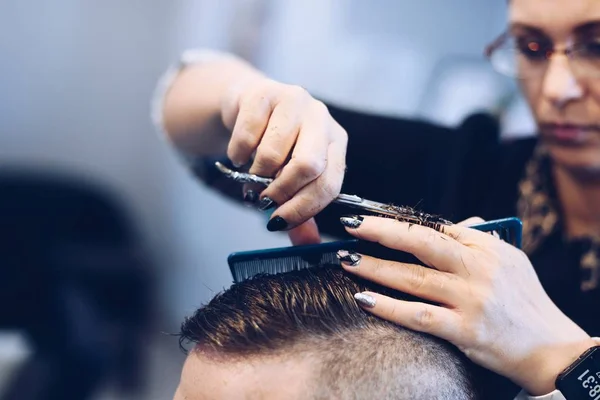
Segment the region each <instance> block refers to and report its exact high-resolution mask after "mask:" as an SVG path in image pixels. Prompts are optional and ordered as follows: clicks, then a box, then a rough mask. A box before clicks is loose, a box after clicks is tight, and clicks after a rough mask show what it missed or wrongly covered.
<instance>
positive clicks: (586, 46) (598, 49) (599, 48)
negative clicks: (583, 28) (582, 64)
mask: <svg viewBox="0 0 600 400" xmlns="http://www.w3.org/2000/svg"><path fill="white" fill-rule="evenodd" d="M578 47H579V53H580V54H581V55H582V56H584V57H587V58H591V59H597V60H600V39H599V40H597V41H592V42H587V43H582V44H581V45H579V46H578Z"/></svg>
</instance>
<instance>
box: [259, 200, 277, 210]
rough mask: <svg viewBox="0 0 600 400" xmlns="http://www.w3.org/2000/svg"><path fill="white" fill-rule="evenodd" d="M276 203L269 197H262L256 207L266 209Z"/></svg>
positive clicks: (274, 205)
mask: <svg viewBox="0 0 600 400" xmlns="http://www.w3.org/2000/svg"><path fill="white" fill-rule="evenodd" d="M276 206H277V204H275V202H274V201H273V200H272V199H271V198H270V197H263V198H262V199H260V203H258V209H259V210H261V211H267V210H270V209H271V208H275V207H276Z"/></svg>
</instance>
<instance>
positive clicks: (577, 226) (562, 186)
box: [553, 165, 600, 238]
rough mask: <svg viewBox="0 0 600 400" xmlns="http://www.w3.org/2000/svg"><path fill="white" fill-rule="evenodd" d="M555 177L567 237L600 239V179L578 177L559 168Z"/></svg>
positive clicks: (555, 172) (555, 170)
mask: <svg viewBox="0 0 600 400" xmlns="http://www.w3.org/2000/svg"><path fill="white" fill-rule="evenodd" d="M553 175H554V183H555V186H556V191H557V194H558V199H559V201H560V205H561V211H562V217H563V221H564V224H565V229H566V233H567V235H568V236H569V237H570V238H577V237H582V236H597V237H598V236H600V178H598V177H596V178H595V179H593V178H590V177H581V176H577V175H576V174H574V173H572V172H570V171H568V170H567V169H565V168H562V167H560V166H556V165H555V166H554V167H553Z"/></svg>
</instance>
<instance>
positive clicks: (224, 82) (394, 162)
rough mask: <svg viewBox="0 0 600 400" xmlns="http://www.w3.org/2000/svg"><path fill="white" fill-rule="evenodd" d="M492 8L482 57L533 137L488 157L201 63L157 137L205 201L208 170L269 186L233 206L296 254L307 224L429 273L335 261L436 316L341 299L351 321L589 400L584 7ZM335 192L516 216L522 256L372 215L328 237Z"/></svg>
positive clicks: (599, 15)
mask: <svg viewBox="0 0 600 400" xmlns="http://www.w3.org/2000/svg"><path fill="white" fill-rule="evenodd" d="M509 7H510V13H509V14H510V20H509V21H508V25H509V28H508V30H507V34H506V35H503V36H502V37H500V39H499V40H497V41H496V42H494V43H493V45H492V46H491V47H490V49H489V55H490V59H491V60H492V63H493V64H494V65H496V66H502V67H503V72H511V73H514V76H515V77H517V78H519V81H520V83H521V87H522V90H523V92H524V94H525V96H526V98H527V100H528V102H529V104H530V106H531V109H532V111H533V113H534V115H535V117H536V120H537V123H538V126H539V135H537V137H536V138H534V139H523V140H517V141H514V142H511V143H500V142H499V141H498V133H497V131H496V130H495V129H493V128H488V129H485V128H482V129H477V130H474V129H472V127H471V126H470V124H466V125H464V126H463V127H461V128H460V129H456V130H452V129H447V128H442V127H438V126H434V125H431V124H427V123H424V122H418V121H409V120H401V119H394V118H386V117H381V116H376V115H367V114H364V113H360V112H355V111H349V110H344V109H341V108H338V107H336V106H334V105H332V104H327V105H325V104H324V103H322V102H320V101H317V100H315V99H314V98H313V97H311V96H310V94H309V93H307V92H306V91H305V90H303V89H302V88H300V87H297V86H293V85H287V84H282V83H278V82H275V81H273V80H269V79H268V78H267V77H265V76H263V75H262V74H261V73H260V72H258V71H257V70H255V69H253V68H252V67H251V66H250V65H248V64H246V63H245V62H243V61H242V60H239V59H237V58H235V57H234V56H231V55H225V54H218V53H210V52H201V51H196V52H189V53H187V54H186V55H185V57H184V59H183V63H182V65H183V67H180V68H178V69H176V70H173V71H171V72H170V73H169V74H168V75H167V76H166V77H165V79H164V80H163V81H162V83H161V87H160V90H159V93H158V96H157V103H156V109H155V111H156V116H157V123H159V124H160V126H161V127H163V128H164V130H165V132H166V133H167V134H168V136H169V138H170V139H172V141H173V143H174V144H175V145H176V146H177V148H178V149H179V150H180V151H181V152H182V153H185V154H186V156H187V157H188V158H187V159H188V160H189V161H190V162H191V163H193V167H194V169H195V171H196V173H197V174H198V175H199V176H201V177H202V178H203V179H204V180H205V182H206V183H207V184H208V185H211V186H212V187H215V188H218V189H220V190H222V191H225V192H229V193H231V188H230V187H228V186H227V185H228V184H229V183H228V182H223V180H222V179H219V175H218V172H215V173H213V170H212V169H211V168H208V167H207V166H210V165H211V161H207V160H208V158H207V157H208V156H215V155H224V154H226V155H227V157H228V159H229V160H231V162H232V163H234V164H236V165H240V166H246V167H247V168H249V170H250V172H252V173H256V174H258V175H263V176H273V177H276V179H275V180H274V182H273V184H271V185H270V186H269V187H268V188H267V189H265V190H264V191H262V192H260V193H259V192H253V191H251V190H249V189H253V188H246V189H247V190H246V193H245V194H244V198H245V199H246V200H247V201H256V200H258V206H259V208H261V209H263V210H265V209H274V212H273V214H272V217H271V219H270V221H269V223H268V225H267V228H268V229H269V230H271V231H281V230H288V231H290V236H291V237H292V240H293V241H294V242H295V243H309V242H315V241H318V240H319V234H318V230H317V225H318V228H319V230H320V231H321V232H325V233H328V234H334V235H338V234H342V233H345V234H351V235H354V236H357V237H361V238H363V239H366V240H372V241H379V242H381V243H382V244H383V245H385V246H387V247H390V248H396V249H400V250H403V251H407V252H410V253H413V254H414V255H415V256H417V257H418V258H419V259H420V260H421V261H422V262H423V263H424V264H426V265H429V266H431V267H433V268H431V269H425V268H422V267H420V266H415V265H407V264H400V263H391V262H386V261H384V260H378V259H374V258H371V257H367V256H363V257H362V259H361V257H360V255H353V257H342V260H343V261H344V260H349V261H347V262H345V265H346V266H345V268H346V269H347V270H348V271H349V272H351V273H356V274H359V275H361V276H364V277H365V278H368V279H372V280H375V281H378V282H380V283H383V284H385V285H388V286H391V287H394V288H397V289H400V290H402V291H405V292H408V293H412V294H414V295H416V296H418V297H420V298H423V299H427V300H431V301H432V302H434V303H436V304H440V305H439V306H433V305H425V304H420V303H400V302H398V301H392V300H390V299H388V298H385V297H382V296H380V295H377V294H374V293H367V294H359V295H357V301H359V303H360V304H361V305H363V306H364V307H365V309H367V310H369V311H370V312H373V313H374V314H376V315H379V316H381V317H383V318H386V319H389V320H392V321H394V322H397V323H398V324H401V325H405V326H408V327H410V328H413V329H415V330H419V331H424V332H428V333H431V334H433V335H436V336H439V337H441V338H444V339H447V340H449V341H450V342H452V343H454V344H455V345H456V346H457V347H458V348H460V349H461V350H462V351H463V352H464V353H465V354H466V355H467V356H468V357H469V358H471V359H472V360H473V361H475V362H476V363H478V364H480V365H482V366H484V367H486V368H488V369H490V370H492V371H495V372H497V373H498V374H501V375H503V376H505V377H507V378H509V379H510V380H512V381H513V382H514V383H516V384H517V385H519V386H520V387H521V388H523V392H522V393H521V394H520V396H523V398H526V397H524V396H526V395H527V394H529V395H531V396H543V397H540V398H544V399H549V398H552V399H557V398H563V397H562V396H563V395H564V397H566V398H567V399H574V398H586V399H587V398H591V399H595V398H600V397H598V396H600V373H599V374H598V375H597V376H596V375H594V373H595V372H596V371H600V367H598V366H593V365H592V364H594V355H595V357H596V360H597V359H598V354H597V353H591V355H590V354H588V353H586V351H587V350H588V349H591V348H593V347H594V346H595V341H594V340H592V338H591V337H590V336H598V335H600V311H599V308H600V288H599V278H600V273H599V270H600V262H599V258H600V250H599V248H600V2H598V1H597V0H578V1H573V0H555V1H552V2H546V1H538V0H513V1H511V2H510V3H509ZM342 189H343V190H342ZM238 190H239V188H238ZM341 190H342V192H343V193H350V194H358V195H360V196H364V197H366V198H369V199H374V200H378V201H383V202H393V203H395V204H409V205H410V204H417V203H419V201H421V200H423V202H421V204H420V208H422V209H424V210H425V211H431V212H435V213H440V214H443V215H444V217H447V218H450V219H453V220H456V221H458V220H461V219H465V218H466V217H468V216H471V215H479V216H481V217H483V218H485V219H494V218H501V217H506V216H511V215H517V216H518V217H520V218H521V219H522V221H523V223H524V251H525V253H522V252H521V251H519V250H517V249H515V248H512V247H511V246H509V245H508V244H505V243H503V242H501V241H499V240H497V239H495V238H493V237H491V236H489V235H486V234H483V233H480V232H477V231H474V230H471V229H468V228H466V227H464V226H453V227H451V228H448V229H446V230H445V232H444V234H442V233H440V232H437V231H435V230H432V229H429V228H426V227H421V226H413V227H411V228H410V229H408V226H407V225H406V224H405V223H401V222H397V221H392V220H385V219H381V218H376V217H364V218H363V217H353V216H350V217H347V218H342V221H341V222H342V223H340V219H339V214H338V213H337V211H339V210H337V211H336V208H335V206H333V205H330V203H331V201H332V199H333V198H334V197H335V196H336V195H337V194H338V193H340V191H341ZM234 195H236V196H239V198H240V199H241V197H242V193H238V192H235V194H234ZM311 217H315V218H316V223H315V220H314V219H312V218H311ZM344 230H346V232H344ZM525 254H526V255H527V256H526V255H525ZM342 256H344V255H343V254H342ZM357 260H358V261H360V262H357ZM530 260H531V261H530ZM532 264H533V266H532ZM582 355H583V358H582V360H583V361H582V365H584V366H586V368H584V370H583V371H580V370H579V369H576V371H577V372H581V373H577V376H574V375H573V373H570V374H569V373H568V374H566V375H564V376H562V375H561V379H560V382H559V385H558V386H559V387H561V388H562V391H563V395H561V394H560V393H556V392H555V393H554V394H550V393H551V392H553V391H554V390H555V388H556V386H555V385H556V383H557V377H558V376H559V374H561V372H563V371H564V370H565V368H567V367H569V366H571V365H572V363H573V362H574V361H575V360H576V359H578V357H580V356H582ZM596 363H597V361H596ZM594 368H595V369H594ZM586 369H587V370H588V372H587V373H583V372H584V371H585V370H586ZM590 371H591V372H590ZM567 372H568V371H567ZM590 374H591V375H590ZM561 385H562V386H561ZM565 385H571V386H570V387H571V389H568V388H566V386H565ZM578 390H579V392H578ZM580 392H581V393H583V392H585V396H588V397H581V396H582V395H580V394H579V393H580ZM544 395H545V396H544ZM553 396H554V397H553Z"/></svg>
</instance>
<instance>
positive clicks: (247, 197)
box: [244, 190, 258, 205]
mask: <svg viewBox="0 0 600 400" xmlns="http://www.w3.org/2000/svg"><path fill="white" fill-rule="evenodd" d="M257 201H258V193H256V192H255V191H254V190H247V191H246V193H244V203H246V204H247V205H253V204H255V203H256V202H257Z"/></svg>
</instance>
